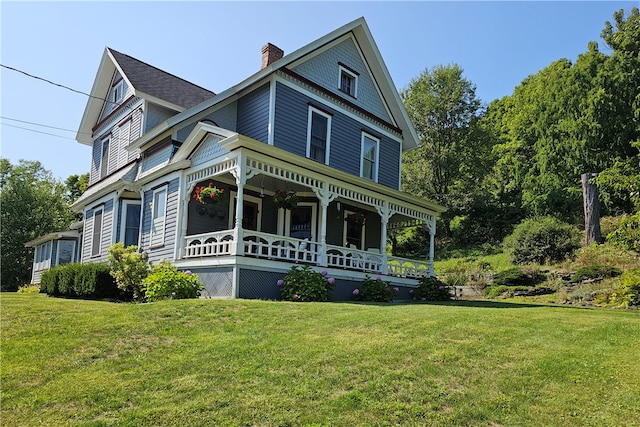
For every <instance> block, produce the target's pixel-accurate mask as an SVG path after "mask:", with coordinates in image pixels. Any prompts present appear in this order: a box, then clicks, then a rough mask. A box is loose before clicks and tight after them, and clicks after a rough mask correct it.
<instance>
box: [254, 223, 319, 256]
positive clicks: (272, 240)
mask: <svg viewBox="0 0 640 427" xmlns="http://www.w3.org/2000/svg"><path fill="white" fill-rule="evenodd" d="M244 252H245V255H247V256H255V257H258V258H268V259H275V260H282V261H292V262H304V263H311V264H317V262H318V244H317V243H315V242H310V241H308V240H301V239H296V238H293V237H286V236H278V235H275V234H268V233H262V232H259V231H250V230H244Z"/></svg>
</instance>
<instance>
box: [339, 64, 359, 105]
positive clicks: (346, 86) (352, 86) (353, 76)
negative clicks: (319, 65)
mask: <svg viewBox="0 0 640 427" xmlns="http://www.w3.org/2000/svg"><path fill="white" fill-rule="evenodd" d="M338 69H339V71H340V72H339V73H338V75H339V80H338V89H340V91H341V92H344V93H346V94H347V95H349V96H352V97H354V98H356V97H357V96H358V73H357V72H355V71H354V70H351V69H350V68H348V67H347V66H345V65H342V64H340V65H339V67H338Z"/></svg>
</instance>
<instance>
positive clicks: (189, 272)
mask: <svg viewBox="0 0 640 427" xmlns="http://www.w3.org/2000/svg"><path fill="white" fill-rule="evenodd" d="M184 274H186V275H187V276H191V275H192V274H193V273H192V272H191V270H187V271H185V272H184Z"/></svg>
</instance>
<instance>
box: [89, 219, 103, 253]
mask: <svg viewBox="0 0 640 427" xmlns="http://www.w3.org/2000/svg"><path fill="white" fill-rule="evenodd" d="M101 240H102V209H99V210H96V211H93V231H92V233H91V256H98V255H100V247H101V246H102V245H101Z"/></svg>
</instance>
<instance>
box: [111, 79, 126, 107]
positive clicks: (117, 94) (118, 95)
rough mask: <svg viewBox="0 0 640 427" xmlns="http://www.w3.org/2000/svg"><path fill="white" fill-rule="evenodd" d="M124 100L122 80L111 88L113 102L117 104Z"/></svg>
mask: <svg viewBox="0 0 640 427" xmlns="http://www.w3.org/2000/svg"><path fill="white" fill-rule="evenodd" d="M122 98H124V80H122V79H120V80H119V81H118V82H117V83H115V84H114V85H113V87H112V88H111V101H112V102H115V103H116V104H117V103H119V102H120V101H122Z"/></svg>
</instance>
